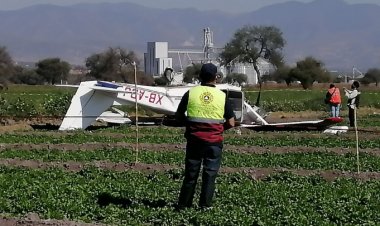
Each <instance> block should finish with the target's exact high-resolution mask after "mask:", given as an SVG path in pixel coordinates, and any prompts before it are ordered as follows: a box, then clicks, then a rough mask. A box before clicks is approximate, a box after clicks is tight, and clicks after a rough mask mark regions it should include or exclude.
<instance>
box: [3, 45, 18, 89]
mask: <svg viewBox="0 0 380 226" xmlns="http://www.w3.org/2000/svg"><path fill="white" fill-rule="evenodd" d="M14 73H15V69H14V65H13V60H12V58H11V56H10V55H9V53H8V51H7V49H6V48H5V47H2V46H0V84H2V87H4V88H6V87H7V82H8V81H9V79H10V78H11V77H12V76H13V75H14Z"/></svg>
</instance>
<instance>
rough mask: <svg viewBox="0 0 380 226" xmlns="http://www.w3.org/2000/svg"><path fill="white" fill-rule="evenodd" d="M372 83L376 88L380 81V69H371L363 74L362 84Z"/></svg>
mask: <svg viewBox="0 0 380 226" xmlns="http://www.w3.org/2000/svg"><path fill="white" fill-rule="evenodd" d="M366 81H368V82H374V83H375V84H376V87H377V86H378V84H379V81H380V69H378V68H371V69H369V70H368V71H367V73H365V75H364V78H363V80H362V82H364V83H365V82H366Z"/></svg>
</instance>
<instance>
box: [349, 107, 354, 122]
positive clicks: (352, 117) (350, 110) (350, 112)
mask: <svg viewBox="0 0 380 226" xmlns="http://www.w3.org/2000/svg"><path fill="white" fill-rule="evenodd" d="M348 119H349V120H350V126H351V127H354V126H355V109H352V108H350V107H348Z"/></svg>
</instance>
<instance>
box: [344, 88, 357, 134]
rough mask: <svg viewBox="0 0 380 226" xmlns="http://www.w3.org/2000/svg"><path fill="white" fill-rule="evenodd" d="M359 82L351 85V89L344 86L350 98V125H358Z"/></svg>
mask: <svg viewBox="0 0 380 226" xmlns="http://www.w3.org/2000/svg"><path fill="white" fill-rule="evenodd" d="M359 86H360V84H359V82H358V81H354V82H353V83H352V85H351V90H347V89H346V88H344V87H343V90H344V93H345V96H346V97H347V98H348V100H347V106H348V119H349V120H350V126H351V127H356V121H355V118H356V110H357V108H358V107H359V96H360V92H359Z"/></svg>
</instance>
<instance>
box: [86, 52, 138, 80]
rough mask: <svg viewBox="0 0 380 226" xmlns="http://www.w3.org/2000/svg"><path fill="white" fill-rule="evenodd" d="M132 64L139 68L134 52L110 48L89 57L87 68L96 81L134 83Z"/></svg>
mask: <svg viewBox="0 0 380 226" xmlns="http://www.w3.org/2000/svg"><path fill="white" fill-rule="evenodd" d="M132 62H136V68H137V66H138V65H139V60H138V58H137V56H136V54H135V53H134V52H133V51H127V50H125V49H122V48H120V47H117V48H112V47H110V48H109V49H108V50H106V51H105V52H101V53H96V54H93V55H91V56H90V57H88V58H87V59H86V67H87V69H88V70H89V71H90V72H89V74H88V75H89V76H92V77H94V78H96V79H102V80H107V81H118V82H128V83H134V74H133V69H134V68H133V66H132Z"/></svg>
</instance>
